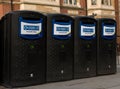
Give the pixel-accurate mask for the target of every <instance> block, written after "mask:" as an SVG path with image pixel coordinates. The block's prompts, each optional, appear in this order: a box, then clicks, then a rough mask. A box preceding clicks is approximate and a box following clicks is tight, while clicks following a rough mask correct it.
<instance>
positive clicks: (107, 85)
mask: <svg viewBox="0 0 120 89" xmlns="http://www.w3.org/2000/svg"><path fill="white" fill-rule="evenodd" d="M117 70H118V72H117V74H114V75H106V76H99V77H93V78H86V79H78V80H72V81H65V82H57V83H49V84H43V85H38V86H30V87H23V88H14V89H120V66H118V69H117ZM0 89H8V88H4V87H2V86H1V87H0Z"/></svg>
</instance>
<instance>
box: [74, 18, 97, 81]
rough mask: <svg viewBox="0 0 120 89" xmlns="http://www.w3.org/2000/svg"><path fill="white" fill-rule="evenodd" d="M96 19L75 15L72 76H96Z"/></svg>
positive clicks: (76, 77)
mask: <svg viewBox="0 0 120 89" xmlns="http://www.w3.org/2000/svg"><path fill="white" fill-rule="evenodd" d="M96 27H97V21H96V20H95V19H93V18H90V17H79V16H77V17H75V32H74V34H75V35H74V78H75V79H78V78H85V77H93V76H96V58H97V35H96V33H97V28H96Z"/></svg>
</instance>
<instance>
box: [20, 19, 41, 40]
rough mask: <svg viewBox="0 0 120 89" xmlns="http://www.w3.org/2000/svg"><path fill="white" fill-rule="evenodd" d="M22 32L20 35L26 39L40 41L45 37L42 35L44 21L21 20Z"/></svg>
mask: <svg viewBox="0 0 120 89" xmlns="http://www.w3.org/2000/svg"><path fill="white" fill-rule="evenodd" d="M19 23H20V28H19V29H20V31H19V35H20V37H22V38H25V39H38V38H41V37H42V36H43V33H42V30H43V29H42V19H39V20H25V19H23V18H22V17H20V18H19Z"/></svg>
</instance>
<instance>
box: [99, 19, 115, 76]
mask: <svg viewBox="0 0 120 89" xmlns="http://www.w3.org/2000/svg"><path fill="white" fill-rule="evenodd" d="M97 47H98V52H97V53H98V56H97V75H104V74H112V73H116V21H115V20H113V19H109V18H102V19H98V45H97Z"/></svg>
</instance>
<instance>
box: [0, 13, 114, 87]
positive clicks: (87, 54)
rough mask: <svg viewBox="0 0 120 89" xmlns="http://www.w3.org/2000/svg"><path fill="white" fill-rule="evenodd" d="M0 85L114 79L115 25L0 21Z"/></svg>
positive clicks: (57, 18)
mask: <svg viewBox="0 0 120 89" xmlns="http://www.w3.org/2000/svg"><path fill="white" fill-rule="evenodd" d="M0 41H1V44H0V45H1V46H0V51H1V58H0V82H1V84H2V85H4V86H5V87H21V86H30V85H36V84H42V83H46V82H55V81H66V80H72V79H80V78H86V77H93V76H98V75H105V74H114V73H116V21H115V20H113V19H110V18H101V19H97V20H96V19H94V18H91V17H86V16H85V17H80V16H76V17H70V16H68V15H64V14H48V15H44V14H42V13H39V12H34V11H14V12H10V13H8V14H6V15H5V16H3V17H2V19H1V21H0Z"/></svg>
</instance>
